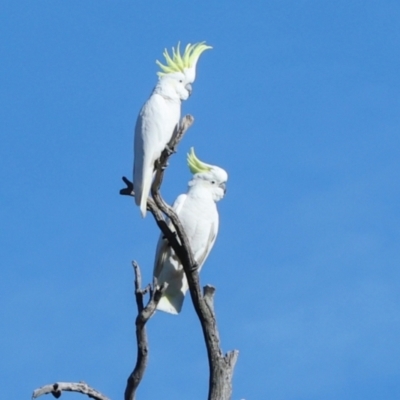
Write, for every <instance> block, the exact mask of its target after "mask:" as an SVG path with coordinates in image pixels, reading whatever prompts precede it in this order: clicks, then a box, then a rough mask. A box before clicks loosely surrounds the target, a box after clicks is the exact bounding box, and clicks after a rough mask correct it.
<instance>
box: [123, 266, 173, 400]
mask: <svg viewBox="0 0 400 400" xmlns="http://www.w3.org/2000/svg"><path fill="white" fill-rule="evenodd" d="M132 265H133V269H134V272H135V298H136V305H137V310H138V315H137V317H136V343H137V359H136V365H135V368H134V369H133V371H132V373H131V374H130V375H129V377H128V380H127V383H126V388H125V397H124V398H125V400H134V399H135V394H136V389H137V388H138V386H139V384H140V382H141V380H142V378H143V375H144V372H145V370H146V367H147V362H148V355H149V345H148V339H147V332H146V327H145V325H146V323H147V321H148V320H149V319H150V318H151V317H152V316H153V315H154V313H155V311H156V308H157V304H158V302H159V301H160V298H161V296H162V294H163V292H164V291H165V289H166V288H167V286H166V285H161V286H158V285H157V280H156V279H154V281H153V285H147V286H146V287H145V288H144V289H142V288H141V285H142V277H141V272H140V268H139V265H138V264H137V262H136V261H133V262H132ZM146 293H149V295H150V296H149V297H150V298H149V301H148V303H147V305H146V307H144V303H143V297H144V295H145V294H146Z"/></svg>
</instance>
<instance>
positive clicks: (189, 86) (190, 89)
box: [185, 83, 192, 96]
mask: <svg viewBox="0 0 400 400" xmlns="http://www.w3.org/2000/svg"><path fill="white" fill-rule="evenodd" d="M185 89H186V90H187V91H188V92H189V96H190V95H191V94H192V85H191V84H190V83H188V84H187V85H186V86H185Z"/></svg>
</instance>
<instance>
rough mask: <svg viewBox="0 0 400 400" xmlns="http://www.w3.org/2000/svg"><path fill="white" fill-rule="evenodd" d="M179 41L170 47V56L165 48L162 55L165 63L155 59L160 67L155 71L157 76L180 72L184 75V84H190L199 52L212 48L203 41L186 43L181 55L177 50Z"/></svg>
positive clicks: (194, 73) (192, 80)
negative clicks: (176, 44) (159, 69)
mask: <svg viewBox="0 0 400 400" xmlns="http://www.w3.org/2000/svg"><path fill="white" fill-rule="evenodd" d="M179 46H180V43H178V46H177V47H176V50H175V48H174V47H173V48H172V57H171V56H170V55H169V54H168V51H167V49H165V50H164V53H163V54H164V57H165V61H166V65H164V64H161V63H160V61H158V60H157V61H156V63H157V65H158V66H159V67H160V68H161V71H160V72H157V74H158V76H159V77H160V78H161V77H164V76H166V75H170V74H174V73H177V72H181V73H183V74H184V76H185V80H184V84H185V85H186V84H188V83H189V84H191V83H193V82H194V81H195V79H196V65H197V61H199V58H200V56H201V54H202V53H203V52H204V51H205V50H208V49H212V47H211V46H207V45H206V44H205V42H200V43H195V44H190V43H189V44H188V45H187V46H186V48H185V51H184V53H183V54H182V55H181V53H180V50H179Z"/></svg>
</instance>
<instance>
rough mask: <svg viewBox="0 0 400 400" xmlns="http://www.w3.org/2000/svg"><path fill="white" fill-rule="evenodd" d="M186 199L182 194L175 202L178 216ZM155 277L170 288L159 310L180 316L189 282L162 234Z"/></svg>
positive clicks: (159, 304)
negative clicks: (166, 283)
mask: <svg viewBox="0 0 400 400" xmlns="http://www.w3.org/2000/svg"><path fill="white" fill-rule="evenodd" d="M186 198H187V195H186V194H181V195H180V196H178V198H177V199H176V200H175V203H174V205H173V209H174V211H175V212H176V213H177V215H178V216H179V212H180V211H181V209H182V207H183V205H184V203H185V200H186ZM169 226H170V229H171V230H172V231H174V230H175V229H174V228H173V227H172V225H171V224H169ZM153 275H154V276H155V277H156V278H157V280H158V285H161V284H162V283H164V282H168V287H167V289H166V290H165V292H164V294H163V296H162V297H161V299H160V301H159V303H158V305H157V309H158V310H162V311H165V312H168V313H171V314H178V313H179V312H180V311H181V309H182V304H183V300H184V298H185V295H184V293H185V292H186V291H187V282H186V279H185V273H184V271H183V269H182V266H181V263H180V260H179V259H178V257H177V256H176V254H175V253H174V251H173V250H172V248H171V246H170V245H169V243H168V240H167V239H165V238H164V237H163V235H162V234H161V235H160V238H159V240H158V244H157V250H156V260H155V263H154V272H153Z"/></svg>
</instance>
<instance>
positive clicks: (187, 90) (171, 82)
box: [157, 72, 192, 100]
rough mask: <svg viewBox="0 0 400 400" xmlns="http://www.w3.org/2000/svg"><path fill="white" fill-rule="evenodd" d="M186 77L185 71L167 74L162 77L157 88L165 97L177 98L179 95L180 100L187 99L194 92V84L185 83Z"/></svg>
mask: <svg viewBox="0 0 400 400" xmlns="http://www.w3.org/2000/svg"><path fill="white" fill-rule="evenodd" d="M185 79H186V77H185V75H184V74H183V72H174V73H172V74H166V75H165V76H162V77H160V80H159V82H158V84H157V88H158V90H160V91H161V93H162V95H163V96H165V97H169V98H171V99H175V98H176V96H178V98H179V99H180V100H187V99H188V98H189V96H190V95H191V93H192V85H191V84H190V83H185Z"/></svg>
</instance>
